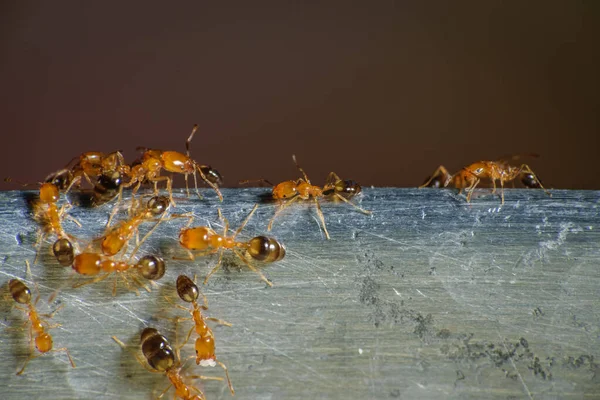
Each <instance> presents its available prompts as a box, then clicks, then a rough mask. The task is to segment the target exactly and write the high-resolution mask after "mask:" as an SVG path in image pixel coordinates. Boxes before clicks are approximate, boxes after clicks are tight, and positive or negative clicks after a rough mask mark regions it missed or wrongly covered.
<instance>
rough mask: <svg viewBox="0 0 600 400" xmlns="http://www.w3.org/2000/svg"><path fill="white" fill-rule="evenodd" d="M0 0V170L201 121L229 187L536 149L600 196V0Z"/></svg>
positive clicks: (15, 172) (17, 174) (372, 174)
mask: <svg viewBox="0 0 600 400" xmlns="http://www.w3.org/2000/svg"><path fill="white" fill-rule="evenodd" d="M7 3H9V2H3V4H2V6H0V7H1V8H0V15H1V16H0V32H1V36H0V39H1V42H0V46H1V53H0V54H1V55H2V62H1V63H0V96H1V104H0V118H1V121H2V138H3V141H2V143H3V149H2V150H3V151H2V157H1V158H0V173H1V174H2V175H3V177H5V176H11V177H13V178H14V179H19V180H22V181H29V182H32V181H33V182H35V181H39V180H41V179H43V178H44V177H45V176H46V175H47V174H48V173H49V172H52V171H53V170H57V169H59V168H61V167H63V166H64V164H66V163H67V162H68V161H69V160H70V159H71V158H72V157H74V156H76V155H78V154H80V153H82V152H84V151H92V150H95V151H111V150H115V149H121V150H123V151H124V153H125V156H126V158H127V159H128V160H133V159H134V158H136V157H137V155H138V154H137V153H136V151H135V147H136V146H147V147H152V148H160V149H170V150H181V151H183V150H184V148H185V147H184V144H185V139H186V138H187V136H188V134H189V131H190V129H191V126H192V125H193V124H194V123H198V124H200V126H201V129H200V132H199V135H198V136H196V138H195V140H194V142H193V156H194V158H195V159H197V160H198V161H199V162H201V163H208V164H212V165H213V166H214V167H216V168H218V169H219V171H221V173H222V174H223V175H224V176H225V179H226V183H227V185H229V186H232V185H235V184H236V183H237V181H238V180H240V179H248V178H258V177H264V178H268V179H270V180H272V181H282V180H287V179H292V178H296V177H297V175H298V173H297V171H296V170H295V168H294V166H293V164H292V161H291V155H292V154H293V153H295V154H296V155H297V156H298V159H299V161H300V163H301V164H302V165H303V166H304V167H305V169H306V170H307V172H308V173H309V176H311V177H312V179H313V181H314V182H315V183H323V180H324V179H325V176H326V174H327V173H328V172H329V171H332V170H333V171H336V172H338V174H339V175H341V176H342V177H343V178H353V179H356V180H358V181H359V182H361V183H362V184H363V185H376V186H416V185H418V184H420V183H421V182H422V181H423V179H424V178H425V177H426V176H427V175H428V174H430V173H431V172H432V171H433V170H434V169H435V167H436V166H437V165H439V164H440V163H442V164H445V165H446V166H447V167H449V169H450V170H452V171H455V170H457V169H459V168H460V167H462V166H464V165H465V164H469V163H471V162H473V161H477V160H485V159H496V158H498V157H500V156H502V155H506V154H515V153H527V152H536V153H539V154H541V157H540V158H539V159H536V160H528V162H529V163H530V164H531V166H532V168H533V169H534V170H535V171H537V172H538V174H539V175H540V176H541V177H542V179H543V180H544V182H545V183H546V184H547V185H549V186H553V187H560V188H586V189H591V188H599V187H600V174H599V173H598V171H599V170H600V169H599V167H598V159H599V157H598V155H599V148H600V146H599V141H600V140H599V138H598V136H599V132H598V125H599V124H598V111H599V110H600V107H599V106H600V101H599V96H600V95H599V93H600V90H599V89H600V85H599V78H598V76H599V74H600V68H599V67H600V60H599V52H600V51H599V50H598V49H599V48H600V44H599V43H598V40H597V39H594V38H598V37H600V32H599V31H600V28H599V22H600V18H599V16H600V2H597V1H587V2H584V1H525V2H523V1H508V2H500V1H467V2H464V1H463V2H457V1H453V2H446V1H428V2H398V3H394V2H391V1H379V2H357V3H356V4H353V5H351V4H349V2H347V1H335V2H327V4H326V5H323V4H321V2H303V3H302V4H301V3H299V2H298V3H296V2H294V3H292V2H279V1H272V2H260V1H252V2H250V1H238V2H214V1H211V2H209V1H195V2H188V3H185V5H181V4H183V3H180V2H177V3H176V5H173V4H171V5H167V3H166V2H162V1H161V2H159V1H145V2H137V3H134V2H116V1H115V2H81V1H61V2H49V1H19V2H10V3H12V4H7ZM105 3H110V4H105ZM283 3H285V4H283ZM309 3H310V4H309ZM367 3H368V4H367ZM4 188H7V189H8V188H15V186H11V185H7V184H5V185H4Z"/></svg>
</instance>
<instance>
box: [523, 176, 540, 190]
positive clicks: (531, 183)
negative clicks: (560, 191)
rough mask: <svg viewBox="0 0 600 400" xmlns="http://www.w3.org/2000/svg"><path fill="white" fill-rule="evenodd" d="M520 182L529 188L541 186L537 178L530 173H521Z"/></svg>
mask: <svg viewBox="0 0 600 400" xmlns="http://www.w3.org/2000/svg"><path fill="white" fill-rule="evenodd" d="M521 183H523V185H525V187H527V188H529V189H540V188H541V187H542V185H541V181H540V180H539V178H538V177H536V176H535V175H533V174H531V173H524V174H521Z"/></svg>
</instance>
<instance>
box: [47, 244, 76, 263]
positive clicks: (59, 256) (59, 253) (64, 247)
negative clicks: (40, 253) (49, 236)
mask: <svg viewBox="0 0 600 400" xmlns="http://www.w3.org/2000/svg"><path fill="white" fill-rule="evenodd" d="M52 252H53V253H54V257H56V260H57V261H58V263H59V264H60V265H62V266H63V267H69V266H71V265H73V262H74V261H75V252H74V251H73V245H72V244H71V242H70V241H69V239H67V238H61V239H58V240H57V241H56V242H54V245H52Z"/></svg>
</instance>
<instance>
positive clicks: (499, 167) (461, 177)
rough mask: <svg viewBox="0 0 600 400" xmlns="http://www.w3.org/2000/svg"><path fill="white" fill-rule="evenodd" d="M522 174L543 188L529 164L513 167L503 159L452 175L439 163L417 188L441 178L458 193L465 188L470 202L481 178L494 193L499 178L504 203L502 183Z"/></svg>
mask: <svg viewBox="0 0 600 400" xmlns="http://www.w3.org/2000/svg"><path fill="white" fill-rule="evenodd" d="M522 174H528V175H529V176H530V179H531V180H532V183H530V184H531V185H533V181H535V182H537V183H538V184H539V187H540V188H542V189H544V187H543V186H542V184H541V182H540V181H539V179H538V178H537V176H536V175H535V173H534V172H533V171H532V170H531V168H530V167H529V165H527V164H521V166H519V167H514V166H512V165H510V164H509V163H508V162H507V161H504V160H500V161H478V162H475V163H473V164H470V165H468V166H466V167H464V168H462V169H461V170H460V171H458V172H457V173H456V174H454V175H451V174H450V173H449V172H448V170H447V169H446V168H445V167H444V166H443V165H440V166H439V167H438V168H437V169H436V170H435V172H434V173H433V175H431V177H430V178H429V180H428V181H427V182H425V183H424V184H423V185H421V186H419V188H422V187H426V186H429V185H430V184H431V182H433V181H434V180H435V179H442V180H443V182H444V184H443V186H444V187H446V186H448V185H449V184H450V183H452V184H453V185H454V187H456V188H458V189H459V194H460V193H461V192H462V190H463V189H465V190H466V192H467V202H470V201H471V195H472V194H473V191H474V190H475V188H476V187H477V185H478V184H479V182H480V181H481V179H482V178H488V179H490V180H491V181H492V185H493V190H492V193H496V181H497V180H500V193H501V198H502V204H504V183H505V182H510V181H513V180H514V179H516V178H517V177H519V176H522ZM544 191H545V192H546V194H548V196H552V195H551V194H550V193H549V192H548V191H547V190H546V189H544Z"/></svg>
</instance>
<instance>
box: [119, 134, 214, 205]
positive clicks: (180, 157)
mask: <svg viewBox="0 0 600 400" xmlns="http://www.w3.org/2000/svg"><path fill="white" fill-rule="evenodd" d="M197 130H198V124H195V125H194V127H193V128H192V133H191V134H190V136H189V137H188V139H187V141H186V142H185V147H186V154H182V153H179V152H177V151H162V150H154V149H145V151H144V153H143V154H142V160H141V163H140V164H138V165H134V166H133V167H132V168H131V173H130V176H131V180H130V181H129V182H128V183H126V184H125V185H124V187H130V186H133V185H135V187H134V188H133V193H134V194H135V193H136V192H137V191H138V189H139V188H140V186H141V184H142V183H143V182H144V181H146V180H147V181H150V182H152V183H154V190H155V192H157V184H158V182H161V181H166V182H167V191H168V192H169V198H170V200H171V203H173V205H175V201H174V200H173V191H172V185H173V180H172V179H171V178H170V177H168V176H160V175H159V174H160V171H161V170H163V169H164V170H165V171H167V172H172V173H176V174H183V175H184V177H185V187H186V191H187V195H188V196H189V194H190V193H189V186H188V175H193V176H194V187H195V188H196V194H197V195H198V197H200V198H202V196H201V195H200V192H199V191H198V180H197V178H196V172H198V173H199V174H200V177H201V178H202V180H203V181H204V182H206V183H207V184H208V185H209V186H210V187H211V188H213V190H214V191H215V192H216V193H217V195H218V196H219V199H220V200H221V201H223V195H222V194H221V191H220V190H219V188H218V186H217V184H218V183H220V181H221V175H220V174H219V173H218V172H217V171H216V170H213V169H212V168H211V167H210V166H206V165H200V164H198V163H197V162H196V161H194V160H192V159H191V158H190V146H191V142H192V139H193V138H194V134H195V133H196V131H197ZM205 172H206V173H205Z"/></svg>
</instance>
